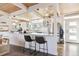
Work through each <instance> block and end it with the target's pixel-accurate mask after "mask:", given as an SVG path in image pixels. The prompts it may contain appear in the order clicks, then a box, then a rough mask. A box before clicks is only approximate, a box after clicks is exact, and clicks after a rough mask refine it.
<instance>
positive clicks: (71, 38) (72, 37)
mask: <svg viewBox="0 0 79 59" xmlns="http://www.w3.org/2000/svg"><path fill="white" fill-rule="evenodd" d="M69 40H77V37H76V36H75V35H70V36H69Z"/></svg>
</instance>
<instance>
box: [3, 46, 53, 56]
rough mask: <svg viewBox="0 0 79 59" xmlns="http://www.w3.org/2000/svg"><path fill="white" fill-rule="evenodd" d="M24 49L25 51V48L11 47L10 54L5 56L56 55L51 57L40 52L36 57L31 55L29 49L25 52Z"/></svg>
mask: <svg viewBox="0 0 79 59" xmlns="http://www.w3.org/2000/svg"><path fill="white" fill-rule="evenodd" d="M23 49H24V48H23V47H19V46H14V45H11V46H10V52H9V53H7V54H5V55H3V56H54V55H50V54H48V55H47V54H45V53H42V52H39V53H38V54H36V55H34V54H30V53H29V49H26V50H25V52H23ZM30 51H32V50H30Z"/></svg>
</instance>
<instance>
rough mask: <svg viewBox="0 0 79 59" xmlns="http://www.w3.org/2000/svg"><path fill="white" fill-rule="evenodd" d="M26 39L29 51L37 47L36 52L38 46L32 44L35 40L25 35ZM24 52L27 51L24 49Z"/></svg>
mask: <svg viewBox="0 0 79 59" xmlns="http://www.w3.org/2000/svg"><path fill="white" fill-rule="evenodd" d="M24 38H25V41H27V42H29V49H31V47H35V51H36V44H35V46H32V42H33V41H35V40H33V39H31V37H30V36H29V35H24ZM24 51H25V49H24ZM33 52H34V51H33ZM33 52H30V51H29V53H30V54H32V53H33Z"/></svg>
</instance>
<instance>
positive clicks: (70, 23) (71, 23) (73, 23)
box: [69, 22, 77, 26]
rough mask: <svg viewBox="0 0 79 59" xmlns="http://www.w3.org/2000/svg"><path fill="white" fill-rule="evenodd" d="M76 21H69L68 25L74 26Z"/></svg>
mask: <svg viewBox="0 0 79 59" xmlns="http://www.w3.org/2000/svg"><path fill="white" fill-rule="evenodd" d="M76 25H77V22H69V26H76Z"/></svg>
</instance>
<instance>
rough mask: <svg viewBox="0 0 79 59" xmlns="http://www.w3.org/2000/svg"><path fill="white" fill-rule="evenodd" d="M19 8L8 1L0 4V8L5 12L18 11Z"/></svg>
mask: <svg viewBox="0 0 79 59" xmlns="http://www.w3.org/2000/svg"><path fill="white" fill-rule="evenodd" d="M20 9H21V8H19V7H17V6H15V5H13V4H10V3H5V4H0V10H2V11H4V12H6V13H12V12H15V11H18V10H20Z"/></svg>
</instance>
